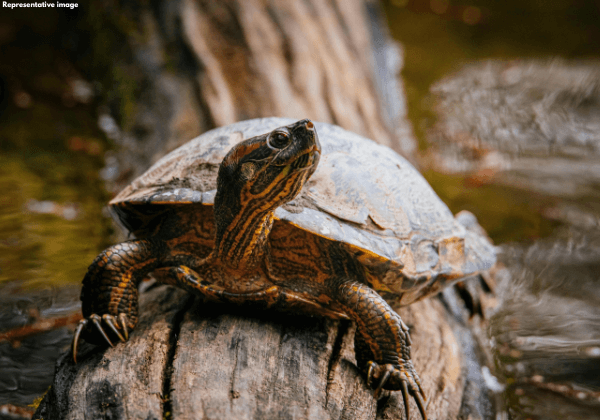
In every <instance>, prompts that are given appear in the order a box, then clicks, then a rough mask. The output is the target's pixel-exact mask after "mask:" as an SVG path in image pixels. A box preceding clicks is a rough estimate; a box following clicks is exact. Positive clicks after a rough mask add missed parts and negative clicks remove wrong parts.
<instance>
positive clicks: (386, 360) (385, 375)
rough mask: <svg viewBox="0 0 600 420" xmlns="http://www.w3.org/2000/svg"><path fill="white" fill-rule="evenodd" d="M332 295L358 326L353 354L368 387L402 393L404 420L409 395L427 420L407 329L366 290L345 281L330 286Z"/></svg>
mask: <svg viewBox="0 0 600 420" xmlns="http://www.w3.org/2000/svg"><path fill="white" fill-rule="evenodd" d="M332 289H333V290H332V294H333V295H334V296H335V299H336V300H337V301H338V303H339V304H340V305H341V306H342V307H343V308H344V309H345V311H346V313H347V314H348V315H349V316H350V318H351V319H352V320H354V321H355V322H356V323H357V327H358V328H357V331H356V335H355V353H356V360H357V363H358V366H359V368H360V369H361V370H362V371H363V372H364V373H365V376H366V379H367V385H368V386H370V387H372V388H373V389H375V394H374V396H375V398H377V397H378V396H379V394H380V392H381V390H382V389H389V390H399V391H402V397H403V399H404V407H405V410H406V418H407V419H408V418H409V415H410V412H409V404H408V403H409V401H408V400H409V397H408V396H409V394H410V395H411V396H412V397H413V399H414V400H415V402H416V404H417V407H418V408H419V411H420V413H421V417H422V418H423V419H424V420H427V414H426V412H425V399H426V398H425V393H424V392H423V388H422V387H421V380H420V378H419V375H418V374H417V372H416V370H415V368H414V366H413V363H412V360H411V355H410V351H411V341H410V335H409V334H408V327H407V326H406V325H405V324H404V322H403V321H402V319H401V318H400V316H399V315H398V314H397V313H396V312H394V310H393V309H392V308H391V307H390V306H389V305H388V304H387V302H386V301H385V300H384V299H383V298H382V297H381V296H380V295H379V294H378V293H377V292H375V291H374V290H372V289H371V288H369V287H368V286H366V285H364V284H362V283H359V282H356V281H346V282H342V283H336V284H334V285H333V286H332Z"/></svg>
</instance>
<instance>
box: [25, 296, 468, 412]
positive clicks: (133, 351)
mask: <svg viewBox="0 0 600 420" xmlns="http://www.w3.org/2000/svg"><path fill="white" fill-rule="evenodd" d="M399 312H400V314H401V316H402V317H403V319H404V320H405V322H406V323H407V324H408V325H409V327H410V328H411V331H412V338H413V341H414V345H413V352H414V353H413V359H414V363H415V366H416V368H417V369H418V370H419V372H421V373H422V379H423V385H424V387H425V389H426V390H427V391H426V392H427V395H428V396H429V398H430V400H431V401H430V403H429V406H428V414H429V415H430V417H431V418H456V416H457V414H458V412H459V409H460V405H461V396H462V392H463V388H464V382H465V380H464V376H465V372H464V371H463V370H464V367H461V360H462V357H461V350H460V348H459V345H458V343H457V341H456V338H455V336H454V334H453V332H452V329H451V328H450V326H449V324H448V320H447V318H446V317H442V316H440V315H441V314H443V313H444V308H443V307H442V305H441V304H440V302H439V301H438V300H434V299H430V300H426V301H424V302H419V303H417V304H414V305H411V306H410V307H407V308H402V309H401V310H400V311H399ZM353 337H354V327H353V325H352V324H350V323H348V322H338V321H332V320H328V319H324V318H318V317H315V318H312V317H305V316H294V315H291V314H281V313H277V312H273V311H264V312H263V311H258V312H257V311H253V310H251V309H249V308H236V307H231V306H223V305H214V304H206V303H204V302H203V301H201V300H200V299H197V300H195V301H194V299H193V298H192V297H191V296H189V295H187V294H186V293H185V292H182V291H181V290H178V289H175V288H172V287H169V286H159V287H157V288H155V289H153V290H150V291H149V292H147V293H145V294H142V315H141V319H140V323H139V325H138V327H137V328H136V329H135V330H134V332H133V333H132V335H131V338H130V340H129V341H128V342H127V343H120V344H118V345H117V346H116V347H115V348H108V349H98V348H94V347H93V346H85V347H84V348H83V349H82V352H81V353H80V356H79V363H78V364H77V365H75V364H74V362H73V361H72V359H71V355H70V354H68V353H66V354H65V355H64V356H63V357H62V358H61V359H60V360H59V362H58V364H57V376H56V378H55V383H54V385H53V387H52V389H51V390H50V391H49V393H48V395H47V396H46V399H45V401H44V402H43V403H42V405H41V406H40V409H39V410H38V412H37V414H36V416H35V417H34V418H39V419H42V418H43V419H46V420H48V419H58V418H61V419H62V418H66V419H84V418H85V419H88V418H90V419H95V418H112V419H125V418H127V419H161V418H164V417H165V416H168V415H167V413H170V414H169V415H170V416H172V417H171V418H174V419H187V418H199V419H200V418H202V419H283V418H302V419H375V418H379V419H386V418H390V419H391V418H397V419H399V418H402V416H403V414H402V413H403V411H404V408H403V403H402V398H401V397H400V396H399V395H398V394H397V393H387V395H385V396H384V398H383V399H382V400H381V401H380V402H379V404H378V402H377V401H375V400H374V399H373V397H372V391H371V390H369V389H368V388H367V387H366V385H365V381H364V379H363V377H362V376H361V375H360V373H359V371H358V369H357V367H356V364H355V360H354V352H353ZM411 412H412V413H414V416H413V417H414V418H418V411H417V407H416V405H415V404H414V403H413V402H412V401H411Z"/></svg>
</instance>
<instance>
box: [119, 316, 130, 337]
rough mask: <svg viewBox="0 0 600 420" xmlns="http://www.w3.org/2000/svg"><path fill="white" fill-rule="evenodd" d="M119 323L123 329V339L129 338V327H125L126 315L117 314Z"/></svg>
mask: <svg viewBox="0 0 600 420" xmlns="http://www.w3.org/2000/svg"><path fill="white" fill-rule="evenodd" d="M119 324H120V327H121V328H122V329H123V335H124V336H125V340H129V329H128V328H127V315H125V314H123V313H121V314H119Z"/></svg>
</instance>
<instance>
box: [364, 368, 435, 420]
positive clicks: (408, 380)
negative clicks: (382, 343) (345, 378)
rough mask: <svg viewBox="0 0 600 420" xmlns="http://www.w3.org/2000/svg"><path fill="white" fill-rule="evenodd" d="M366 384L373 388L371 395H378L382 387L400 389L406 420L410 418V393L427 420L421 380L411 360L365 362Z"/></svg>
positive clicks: (376, 396) (422, 415)
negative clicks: (397, 363) (394, 363)
mask: <svg viewBox="0 0 600 420" xmlns="http://www.w3.org/2000/svg"><path fill="white" fill-rule="evenodd" d="M367 384H369V386H372V387H373V388H374V389H375V392H374V394H373V396H374V397H375V398H378V397H379V394H380V393H381V390H382V389H390V390H400V391H402V399H403V400H404V409H405V410H406V418H407V420H408V419H409V418H410V409H409V404H408V395H409V394H410V395H411V396H412V397H413V398H414V399H415V402H416V403H417V407H419V412H420V413H421V417H422V418H423V420H427V413H426V412H425V409H426V407H425V401H426V400H427V398H426V397H425V393H424V392H423V388H422V387H421V381H420V379H419V376H418V375H417V372H416V371H415V369H414V367H413V366H412V362H410V361H409V362H408V363H406V364H401V365H398V366H396V365H392V364H390V363H388V364H385V365H379V364H377V363H376V362H374V361H370V362H368V363H367Z"/></svg>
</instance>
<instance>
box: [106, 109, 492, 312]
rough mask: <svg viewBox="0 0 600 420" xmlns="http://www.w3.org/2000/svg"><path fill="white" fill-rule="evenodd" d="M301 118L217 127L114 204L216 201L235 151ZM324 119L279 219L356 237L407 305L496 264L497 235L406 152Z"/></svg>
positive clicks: (375, 272)
mask: <svg viewBox="0 0 600 420" xmlns="http://www.w3.org/2000/svg"><path fill="white" fill-rule="evenodd" d="M292 122H294V120H291V119H287V118H265V119H255V120H248V121H243V122H239V123H235V124H231V125H229V126H225V127H221V128H217V129H214V130H211V131H209V132H207V133H205V134H203V135H201V136H199V137H197V138H195V139H193V140H191V141H190V142H188V143H186V144H185V145H183V146H181V147H180V148H178V149H176V150H174V151H173V152H171V153H169V154H168V155H166V156H165V157H163V158H162V159H160V160H159V161H158V162H156V164H154V165H153V166H152V167H151V168H150V169H149V170H148V171H147V172H146V173H145V174H144V175H142V176H141V177H139V178H138V179H136V180H135V181H133V182H132V183H131V185H130V186H129V187H127V188H126V189H125V190H123V191H122V192H121V193H120V194H119V195H118V196H117V197H115V199H113V200H112V201H111V203H110V204H111V205H116V204H119V203H120V204H121V206H123V205H125V207H126V206H127V205H128V203H132V204H134V203H136V204H137V203H139V204H142V203H145V204H150V203H156V204H157V206H158V205H159V204H162V205H165V204H169V203H176V202H178V203H181V202H192V203H202V204H206V205H210V204H212V203H213V201H214V195H215V192H216V177H217V171H218V167H219V164H220V162H221V161H222V159H223V158H224V157H225V155H226V153H227V152H228V151H229V149H230V148H231V147H232V146H233V145H234V144H237V143H238V142H240V141H242V140H243V139H246V138H250V137H254V136H256V135H259V134H263V133H266V132H268V131H271V130H273V129H275V128H277V127H280V126H283V125H287V124H290V123H292ZM315 126H316V129H317V133H318V136H319V139H320V142H321V145H322V156H321V161H320V163H319V166H318V168H317V171H316V172H315V173H314V174H313V176H312V178H311V179H309V181H308V182H307V184H306V185H305V186H304V188H303V190H302V192H301V194H300V195H299V196H298V197H297V198H296V199H295V200H293V201H292V202H290V203H288V204H287V205H286V206H284V207H280V208H278V209H277V210H276V212H275V216H276V218H278V219H280V220H283V221H287V222H289V223H292V224H293V225H295V226H297V227H299V228H301V229H304V230H307V231H310V232H313V233H315V234H317V235H319V236H323V237H326V238H329V239H331V240H335V241H339V242H342V243H345V244H347V248H348V250H349V251H350V252H353V253H354V254H355V255H356V256H357V258H358V259H359V261H361V263H363V264H364V265H365V266H366V267H367V271H368V272H369V273H371V274H372V280H373V286H374V287H375V288H376V289H378V290H380V291H384V292H385V291H389V292H393V293H396V294H399V295H400V296H402V298H401V301H400V303H402V304H408V303H411V302H413V301H415V300H417V299H420V298H422V297H424V296H426V295H430V294H432V293H434V292H436V291H437V290H439V289H441V288H442V287H444V286H446V285H447V284H446V283H448V282H449V281H450V280H453V279H456V278H460V277H463V276H466V275H469V274H472V273H475V272H478V271H481V270H485V269H488V268H489V267H491V265H493V263H494V262H495V252H494V248H493V246H492V245H491V244H490V243H489V241H488V240H487V239H486V238H485V237H483V236H482V235H480V234H479V233H477V232H476V231H475V230H470V229H467V228H465V226H463V225H462V224H461V223H459V221H457V220H455V218H454V216H453V215H452V213H451V212H450V210H449V209H448V207H447V206H446V205H445V204H444V203H443V202H442V201H441V200H440V199H439V197H438V196H437V195H436V194H435V192H434V191H433V189H432V188H431V187H430V186H429V184H428V183H427V181H425V179H424V178H423V177H422V176H421V174H420V173H419V172H418V171H417V170H416V169H415V168H413V166H412V165H411V164H410V163H409V162H408V161H407V160H405V159H404V158H402V157H401V156H399V155H398V154H396V153H395V152H393V151H392V150H390V149H389V148H387V147H384V146H381V145H379V144H377V143H375V142H373V141H371V140H368V139H366V138H364V137H361V136H359V135H357V134H354V133H351V132H349V131H346V130H344V129H342V128H340V127H338V126H335V125H331V124H324V123H315ZM126 203H127V204H126ZM159 207H160V206H159ZM120 214H121V217H127V215H126V214H127V213H126V212H125V213H120ZM125 224H126V225H127V223H125Z"/></svg>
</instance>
